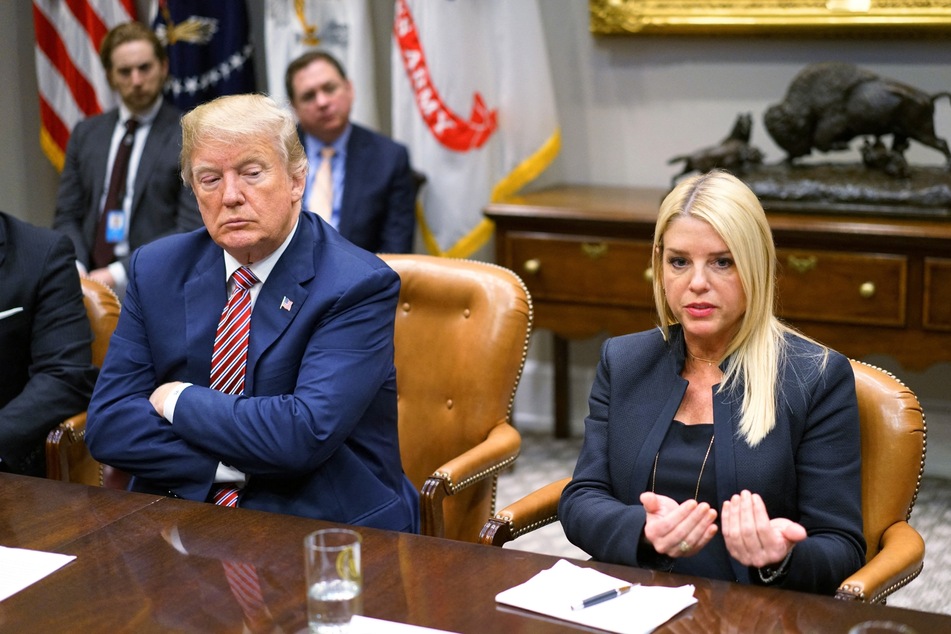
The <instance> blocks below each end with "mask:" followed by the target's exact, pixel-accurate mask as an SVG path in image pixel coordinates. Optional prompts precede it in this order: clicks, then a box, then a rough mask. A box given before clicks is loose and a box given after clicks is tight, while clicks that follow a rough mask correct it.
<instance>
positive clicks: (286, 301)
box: [281, 295, 294, 312]
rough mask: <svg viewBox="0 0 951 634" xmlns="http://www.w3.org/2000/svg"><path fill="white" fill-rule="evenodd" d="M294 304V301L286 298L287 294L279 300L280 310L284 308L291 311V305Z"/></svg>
mask: <svg viewBox="0 0 951 634" xmlns="http://www.w3.org/2000/svg"><path fill="white" fill-rule="evenodd" d="M293 305H294V302H292V301H291V300H289V299H288V298H287V295H285V296H284V299H282V300H281V310H286V311H287V312H291V307H292V306H293Z"/></svg>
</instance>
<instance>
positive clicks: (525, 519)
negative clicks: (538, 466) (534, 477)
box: [479, 478, 571, 546]
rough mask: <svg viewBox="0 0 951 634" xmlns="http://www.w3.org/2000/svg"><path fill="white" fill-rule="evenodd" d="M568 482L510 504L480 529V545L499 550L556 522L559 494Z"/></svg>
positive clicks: (536, 492) (558, 483)
mask: <svg viewBox="0 0 951 634" xmlns="http://www.w3.org/2000/svg"><path fill="white" fill-rule="evenodd" d="M570 481H571V478H563V479H561V480H558V481H557V482H552V483H551V484H548V485H546V486H544V487H542V488H540V489H537V490H535V491H532V492H531V493H529V494H528V495H526V496H525V497H523V498H521V499H520V500H517V501H515V502H513V503H512V504H509V505H508V506H506V507H505V508H504V509H502V510H500V511H499V512H498V513H496V514H495V517H492V518H490V519H489V521H488V522H486V523H485V526H483V527H482V532H481V533H480V534H479V542H480V543H483V544H486V545H488V546H501V545H502V544H504V543H505V542H508V541H511V540H513V539H515V538H516V537H519V536H520V535H524V534H525V533H528V532H531V531H533V530H535V529H536V528H541V527H542V526H547V525H548V524H551V523H553V522H556V521H558V501H559V500H561V492H562V491H563V490H564V488H565V487H566V486H567V485H568V483H569V482H570Z"/></svg>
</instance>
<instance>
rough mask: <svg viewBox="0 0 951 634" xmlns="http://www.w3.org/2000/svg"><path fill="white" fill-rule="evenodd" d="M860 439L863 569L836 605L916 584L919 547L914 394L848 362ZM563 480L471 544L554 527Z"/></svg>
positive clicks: (920, 458) (919, 435)
mask: <svg viewBox="0 0 951 634" xmlns="http://www.w3.org/2000/svg"><path fill="white" fill-rule="evenodd" d="M852 370H853V372H854V373H855V391H856V394H857V396H858V402H859V419H860V425H861V434H862V513H863V522H864V529H865V530H864V532H865V540H866V542H867V543H868V552H867V556H866V560H867V563H866V564H865V566H863V567H862V568H861V569H859V570H858V571H857V572H856V573H855V574H853V575H852V576H850V577H849V578H848V579H846V580H845V581H843V582H842V583H841V585H840V586H839V589H838V590H837V592H836V598H839V599H849V600H858V601H865V602H868V603H885V599H886V597H887V596H888V595H889V594H891V593H892V592H894V591H895V590H897V589H899V588H901V587H902V586H904V585H905V584H907V583H908V582H910V581H911V580H912V579H914V578H915V577H917V576H918V574H919V573H920V572H921V569H922V566H923V565H924V556H925V543H924V540H923V539H922V538H921V535H920V534H918V531H916V530H915V529H914V528H913V527H912V526H911V525H910V524H909V523H908V519H909V518H910V517H911V511H912V508H913V507H914V504H915V499H916V498H917V497H918V488H919V486H920V484H921V476H922V473H923V472H924V466H925V438H926V434H927V429H926V426H925V418H924V414H923V412H922V410H921V405H920V404H919V403H918V399H917V397H916V396H915V394H914V393H913V392H912V391H911V390H910V389H908V388H907V387H905V386H904V385H903V384H902V383H901V382H899V381H898V379H896V378H895V377H894V376H893V375H891V374H889V373H888V372H886V371H884V370H882V369H880V368H876V367H874V366H871V365H868V364H866V363H862V362H861V361H854V360H853V361H852ZM570 480H571V478H564V479H561V480H559V481H557V482H553V483H551V484H549V485H547V486H546V487H544V488H541V489H539V490H537V491H534V492H532V493H530V494H529V495H527V496H525V497H524V498H522V499H520V500H518V501H517V502H515V503H514V504H511V505H509V506H507V507H505V508H504V509H502V510H500V511H499V512H498V513H496V514H495V517H493V518H492V519H490V520H489V521H488V522H486V524H485V525H484V526H483V528H482V532H481V534H480V535H479V541H480V542H482V543H483V544H489V545H494V546H501V545H502V544H504V543H506V542H508V541H511V540H513V539H515V538H517V537H519V536H521V535H524V534H525V533H528V532H530V531H532V530H535V529H536V528H541V527H542V526H545V525H547V524H551V523H552V522H555V521H557V520H558V500H559V499H560V498H561V492H562V490H563V489H564V488H565V486H566V485H567V484H568V482H569V481H570Z"/></svg>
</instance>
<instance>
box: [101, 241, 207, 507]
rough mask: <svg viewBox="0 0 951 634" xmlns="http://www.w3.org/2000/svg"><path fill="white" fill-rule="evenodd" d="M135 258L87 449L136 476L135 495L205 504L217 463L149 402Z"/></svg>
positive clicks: (150, 366) (151, 368) (150, 377)
mask: <svg viewBox="0 0 951 634" xmlns="http://www.w3.org/2000/svg"><path fill="white" fill-rule="evenodd" d="M137 253H138V252H137ZM136 257H137V256H136V255H135V254H134V255H133V257H132V269H133V272H132V275H131V276H130V283H129V287H128V289H127V291H126V295H125V299H124V301H123V304H122V312H121V313H120V315H119V323H118V325H117V327H116V331H115V333H113V335H112V339H111V340H110V342H109V352H108V354H107V355H106V361H105V363H104V364H103V366H102V370H101V373H100V377H99V381H98V382H97V383H96V389H95V391H94V392H93V396H92V401H91V403H90V405H89V417H88V420H87V421H86V443H87V444H88V446H89V450H90V452H91V453H92V455H93V457H94V458H96V459H97V460H99V461H100V462H103V463H106V464H109V465H112V466H115V467H118V468H119V469H122V470H123V471H126V472H127V473H130V474H132V475H133V476H135V478H136V479H137V481H138V482H137V483H135V488H136V489H137V490H152V491H154V492H156V493H171V494H174V495H176V496H180V497H183V498H186V499H191V500H204V499H205V498H206V497H207V495H208V491H209V490H210V489H211V485H212V483H213V481H214V474H215V469H216V468H217V465H218V460H217V459H216V458H215V457H214V456H211V455H209V454H208V453H207V452H205V451H203V450H201V449H199V448H198V447H196V446H194V445H191V444H189V443H188V442H186V441H185V440H183V439H182V438H181V437H180V436H179V435H177V434H176V433H175V432H174V431H173V430H172V428H171V426H170V425H169V424H168V422H167V421H166V420H165V419H164V418H162V417H161V416H159V415H158V414H157V413H156V411H155V409H154V408H153V407H152V404H151V403H150V402H149V396H150V395H151V394H152V392H153V391H154V390H155V388H156V387H158V384H159V380H158V376H157V372H156V368H155V364H154V362H153V352H152V341H151V339H150V337H149V333H148V329H147V328H146V321H147V316H146V315H145V314H144V313H143V310H142V306H141V305H140V302H139V290H138V281H137V279H136V275H135V266H136Z"/></svg>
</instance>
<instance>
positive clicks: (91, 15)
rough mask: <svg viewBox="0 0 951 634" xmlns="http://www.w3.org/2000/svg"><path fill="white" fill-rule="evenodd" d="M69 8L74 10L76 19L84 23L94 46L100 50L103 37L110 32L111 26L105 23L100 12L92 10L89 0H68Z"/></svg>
mask: <svg viewBox="0 0 951 634" xmlns="http://www.w3.org/2000/svg"><path fill="white" fill-rule="evenodd" d="M66 4H67V6H69V10H70V11H72V12H73V15H74V16H75V17H76V21H77V22H79V23H80V24H82V25H83V29H85V31H86V35H87V36H88V37H89V41H90V42H92V47H93V48H94V49H95V50H96V51H98V50H99V46H100V44H102V39H103V38H104V37H106V33H108V32H109V27H107V26H106V25H105V24H103V22H102V20H101V19H100V18H99V14H98V13H96V12H95V11H93V10H92V7H91V6H89V2H88V0H66Z"/></svg>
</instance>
